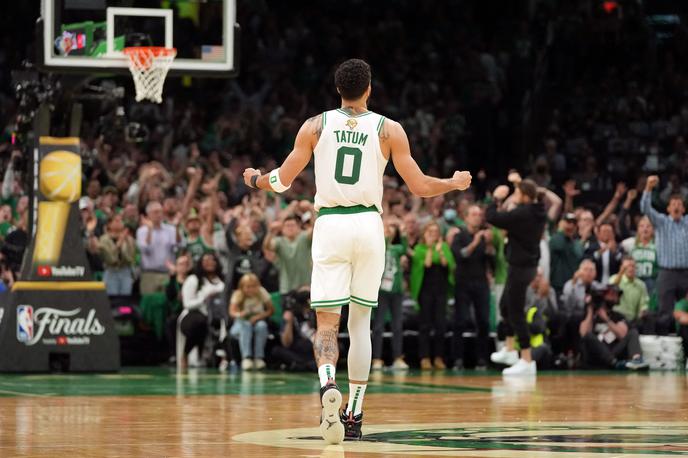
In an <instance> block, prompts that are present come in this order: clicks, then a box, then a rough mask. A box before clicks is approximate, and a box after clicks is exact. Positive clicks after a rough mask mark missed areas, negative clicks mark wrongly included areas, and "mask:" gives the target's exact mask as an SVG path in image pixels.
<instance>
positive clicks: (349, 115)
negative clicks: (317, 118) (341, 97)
mask: <svg viewBox="0 0 688 458" xmlns="http://www.w3.org/2000/svg"><path fill="white" fill-rule="evenodd" d="M337 111H338V112H340V113H341V114H343V115H346V116H348V117H350V118H360V117H361V116H366V115H369V114H371V113H372V111H366V112H365V113H360V114H357V115H352V114H349V113H347V112H346V111H344V110H342V109H341V108H337Z"/></svg>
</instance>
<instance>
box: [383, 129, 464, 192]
mask: <svg viewBox="0 0 688 458" xmlns="http://www.w3.org/2000/svg"><path fill="white" fill-rule="evenodd" d="M380 146H381V147H382V151H383V153H384V154H385V155H388V156H389V157H391V158H392V161H393V162H394V167H395V168H396V170H397V172H399V175H401V178H403V180H404V181H405V182H406V184H407V185H408V187H409V190H410V191H411V192H412V193H413V194H415V195H417V196H420V197H434V196H437V195H440V194H444V193H447V192H451V191H457V190H458V191H463V190H465V189H468V187H469V186H470V185H471V174H470V172H461V171H456V172H454V176H452V177H451V178H435V177H431V176H428V175H426V174H424V173H423V171H422V170H421V169H420V167H418V164H417V163H416V161H415V160H414V159H413V157H412V156H411V147H410V145H409V141H408V137H407V136H406V132H405V131H404V128H403V127H401V124H399V123H398V122H395V121H392V120H389V119H388V120H385V123H384V125H383V127H382V130H381V132H380Z"/></svg>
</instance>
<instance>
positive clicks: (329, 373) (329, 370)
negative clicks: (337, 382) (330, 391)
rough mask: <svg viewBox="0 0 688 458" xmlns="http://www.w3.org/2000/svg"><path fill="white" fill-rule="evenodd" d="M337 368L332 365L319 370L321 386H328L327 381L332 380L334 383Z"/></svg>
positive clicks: (326, 365)
mask: <svg viewBox="0 0 688 458" xmlns="http://www.w3.org/2000/svg"><path fill="white" fill-rule="evenodd" d="M334 371H335V367H334V366H333V365H332V364H323V365H322V366H320V367H319V368H318V377H320V386H321V387H323V386H325V385H327V381H328V380H329V379H332V381H334Z"/></svg>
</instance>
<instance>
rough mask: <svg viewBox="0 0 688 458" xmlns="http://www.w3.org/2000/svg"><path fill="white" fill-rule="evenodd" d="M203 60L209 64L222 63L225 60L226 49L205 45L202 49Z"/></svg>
mask: <svg viewBox="0 0 688 458" xmlns="http://www.w3.org/2000/svg"><path fill="white" fill-rule="evenodd" d="M201 60H203V61H207V62H222V61H223V60H225V47H224V46H213V45H203V46H202V48H201Z"/></svg>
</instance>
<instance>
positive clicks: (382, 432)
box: [0, 368, 688, 458]
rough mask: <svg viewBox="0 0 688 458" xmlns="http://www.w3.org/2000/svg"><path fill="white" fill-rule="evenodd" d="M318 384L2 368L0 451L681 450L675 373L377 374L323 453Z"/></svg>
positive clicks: (306, 379)
mask: <svg viewBox="0 0 688 458" xmlns="http://www.w3.org/2000/svg"><path fill="white" fill-rule="evenodd" d="M341 372H344V374H342V376H341V377H339V384H340V386H342V387H343V388H345V387H347V386H348V385H347V384H346V380H345V378H344V377H343V375H345V371H340V373H341ZM317 391H318V385H317V380H316V377H315V375H314V374H286V373H271V372H268V373H229V374H219V373H217V372H212V371H193V370H192V371H190V372H189V373H188V374H183V375H177V374H176V373H175V372H172V371H169V370H167V369H159V368H156V369H127V370H124V371H122V372H121V373H119V374H104V375H57V374H56V375H32V376H21V375H0V457H3V458H4V457H63V456H64V457H227V456H236V457H244V456H246V457H254V456H259V457H267V456H279V457H321V456H322V457H373V456H395V457H399V456H472V457H478V456H490V457H529V458H530V457H545V456H546V457H571V458H574V457H575V458H578V457H603V456H605V457H607V456H608V457H611V456H614V457H618V456H635V457H642V456H648V457H649V456H653V457H657V456H667V457H668V456H682V455H688V381H687V378H686V375H685V374H683V373H650V374H628V373H623V374H618V373H603V374H602V373H599V374H598V373H580V372H579V373H542V374H540V375H539V376H538V378H537V380H532V379H523V378H515V379H503V378H502V377H501V376H500V375H498V374H496V373H475V372H469V371H466V372H446V373H441V374H440V373H427V374H425V373H423V374H421V373H419V372H410V373H408V374H395V373H391V372H384V373H378V374H373V377H372V380H371V384H370V387H369V389H368V392H367V393H366V398H365V415H366V418H365V425H364V433H365V438H364V439H365V440H364V441H362V442H356V443H349V442H347V443H345V444H344V445H343V446H329V447H326V446H325V444H324V443H323V442H322V441H321V439H320V438H319V437H318V430H317V424H318V414H319V410H318V394H317Z"/></svg>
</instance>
